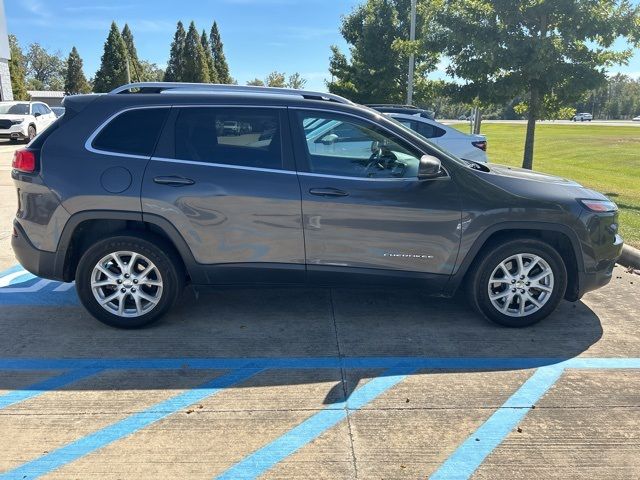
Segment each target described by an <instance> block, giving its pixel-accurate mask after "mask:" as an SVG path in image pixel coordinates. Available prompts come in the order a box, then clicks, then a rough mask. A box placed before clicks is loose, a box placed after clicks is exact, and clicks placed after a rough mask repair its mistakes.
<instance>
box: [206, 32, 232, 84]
mask: <svg viewBox="0 0 640 480" xmlns="http://www.w3.org/2000/svg"><path fill="white" fill-rule="evenodd" d="M209 40H210V43H211V51H212V53H213V65H214V67H215V69H216V73H217V74H218V81H219V82H220V83H226V84H232V83H234V80H233V78H231V75H230V74H229V65H228V64H227V58H226V57H225V55H224V48H223V45H222V38H221V37H220V31H219V30H218V24H217V23H216V22H213V26H212V27H211V33H210V34H209Z"/></svg>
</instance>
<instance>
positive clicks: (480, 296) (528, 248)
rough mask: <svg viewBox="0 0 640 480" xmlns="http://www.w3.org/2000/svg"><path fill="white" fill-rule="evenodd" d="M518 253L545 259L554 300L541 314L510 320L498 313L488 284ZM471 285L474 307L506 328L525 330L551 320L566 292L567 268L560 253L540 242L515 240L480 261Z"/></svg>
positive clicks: (548, 303) (549, 302)
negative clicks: (501, 265) (495, 273)
mask: <svg viewBox="0 0 640 480" xmlns="http://www.w3.org/2000/svg"><path fill="white" fill-rule="evenodd" d="M518 253H531V254H534V255H538V256H539V257H541V258H543V259H544V260H545V261H546V262H547V263H548V264H549V267H550V268H551V270H552V272H553V277H554V289H553V292H552V293H551V298H549V300H548V301H547V303H545V304H544V306H543V307H542V308H540V309H539V310H538V311H536V312H534V313H532V314H531V315H527V316H526V317H511V316H509V315H505V314H504V313H501V312H499V311H498V310H497V309H496V308H495V307H494V306H493V304H492V303H491V300H490V298H489V292H488V289H487V287H488V284H489V279H490V277H491V274H492V273H493V271H494V269H495V268H496V267H497V266H498V264H499V263H500V262H501V261H503V260H505V259H506V258H508V257H510V256H512V255H516V254H518ZM474 273H475V274H474V275H473V281H472V282H471V285H470V292H469V293H470V294H471V300H472V304H473V305H474V306H475V307H476V309H477V310H478V311H479V312H480V313H482V314H483V315H484V316H485V317H486V318H487V319H489V320H490V321H492V322H495V323H498V324H500V325H503V326H506V327H515V328H518V327H526V326H529V325H533V324H535V323H538V322H539V321H541V320H543V319H544V318H546V317H548V316H549V315H550V314H551V313H552V312H553V311H554V310H555V309H556V307H557V306H558V304H559V303H560V301H561V300H562V298H563V297H564V294H565V291H566V289H567V269H566V266H565V264H564V262H563V260H562V257H561V256H560V254H559V253H558V252H557V251H556V250H555V249H554V248H553V247H551V246H549V245H547V244H545V243H543V242H541V241H538V240H513V241H510V242H508V243H506V244H504V245H502V246H498V247H495V248H494V249H492V250H490V251H489V252H488V253H487V254H486V255H485V256H484V257H483V259H482V260H481V261H480V263H479V264H478V266H477V268H476V270H475V272H474Z"/></svg>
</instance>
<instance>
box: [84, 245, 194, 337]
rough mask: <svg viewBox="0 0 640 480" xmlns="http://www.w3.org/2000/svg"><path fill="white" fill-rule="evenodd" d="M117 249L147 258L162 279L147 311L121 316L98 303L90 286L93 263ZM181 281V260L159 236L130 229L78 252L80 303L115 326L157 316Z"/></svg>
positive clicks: (132, 324)
mask: <svg viewBox="0 0 640 480" xmlns="http://www.w3.org/2000/svg"><path fill="white" fill-rule="evenodd" d="M119 251H129V252H135V253H138V254H140V255H143V256H144V257H146V258H147V259H149V260H150V261H151V262H153V264H154V265H155V266H156V267H157V270H158V272H159V274H160V278H161V280H162V292H161V293H160V294H159V301H158V303H157V304H156V305H155V307H153V308H152V309H151V310H150V311H148V312H146V313H144V314H142V315H139V316H136V317H123V316H119V315H118V314H117V313H115V314H114V313H111V312H109V311H107V310H106V309H105V308H104V307H102V306H101V305H100V304H99V303H98V300H97V299H96V297H95V296H94V294H93V291H92V289H91V275H92V272H93V270H94V267H95V266H96V265H97V264H98V262H99V261H100V260H101V259H103V258H104V257H105V256H107V255H109V254H110V253H114V252H119ZM184 282H185V274H184V270H183V268H182V262H181V261H180V259H179V258H178V257H177V254H175V253H174V250H173V248H172V247H171V246H170V245H169V244H167V243H166V242H165V241H164V240H162V239H161V238H157V237H152V236H144V235H137V234H133V233H124V234H122V235H117V236H113V237H111V238H107V239H105V240H102V241H99V242H97V243H96V244H94V245H93V246H92V247H91V248H89V249H88V250H87V251H86V252H85V253H84V254H83V255H82V258H81V259H80V262H79V263H78V268H77V270H76V290H77V292H78V296H79V297H80V301H81V302H82V304H83V305H84V306H85V308H86V309H87V310H88V311H89V313H91V315H93V316H94V317H95V318H96V319H98V320H100V321H101V322H102V323H105V324H107V325H109V326H112V327H117V328H127V329H131V328H140V327H144V326H146V325H149V324H151V323H153V322H155V321H156V320H158V319H159V318H160V317H162V315H164V314H165V313H166V312H167V311H168V310H169V309H170V308H171V307H172V306H173V305H174V304H175V302H176V300H177V299H178V297H179V296H180V294H181V293H182V291H183V289H184ZM118 288H120V287H116V289H118ZM138 288H141V287H140V286H138ZM114 291H115V290H114ZM134 291H135V290H134Z"/></svg>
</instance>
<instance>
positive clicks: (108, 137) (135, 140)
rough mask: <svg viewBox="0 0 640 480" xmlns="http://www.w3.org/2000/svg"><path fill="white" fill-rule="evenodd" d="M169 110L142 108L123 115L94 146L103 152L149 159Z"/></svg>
mask: <svg viewBox="0 0 640 480" xmlns="http://www.w3.org/2000/svg"><path fill="white" fill-rule="evenodd" d="M168 114H169V108H139V109H134V110H128V111H126V112H124V113H121V114H120V115H118V116H117V117H115V118H114V119H113V120H111V121H110V122H109V123H108V124H107V125H106V126H105V127H104V128H103V129H102V130H100V132H99V133H98V135H97V136H96V137H95V139H94V140H93V143H92V147H93V148H94V149H96V150H100V151H103V152H112V153H118V154H125V155H135V156H141V157H150V156H151V155H152V154H153V150H154V148H155V145H156V142H157V140H158V136H159V135H160V130H162V126H163V125H164V122H165V120H166V118H167V115H168Z"/></svg>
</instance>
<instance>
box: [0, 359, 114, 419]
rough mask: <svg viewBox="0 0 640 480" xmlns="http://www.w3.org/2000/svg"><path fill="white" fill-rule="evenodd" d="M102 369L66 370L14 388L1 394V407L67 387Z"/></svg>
mask: <svg viewBox="0 0 640 480" xmlns="http://www.w3.org/2000/svg"><path fill="white" fill-rule="evenodd" d="M101 371H102V369H98V368H94V369H91V368H86V369H81V370H72V371H70V372H65V373H62V374H60V375H57V376H55V377H51V378H47V379H45V380H42V381H40V382H37V383H33V384H31V385H29V386H28V387H25V388H23V389H20V390H14V391H12V392H9V393H6V394H4V395H0V409H3V408H6V407H8V406H10V405H14V404H16V403H19V402H22V401H24V400H27V399H29V398H33V397H37V396H38V395H41V394H43V393H45V392H49V391H51V390H56V389H59V388H62V387H65V386H67V385H69V384H71V383H74V382H77V381H78V380H82V379H84V378H87V377H91V376H93V375H95V374H97V373H99V372H101Z"/></svg>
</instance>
